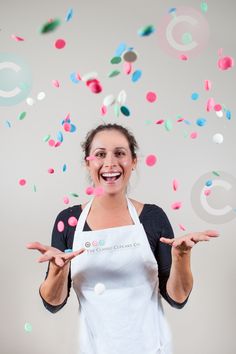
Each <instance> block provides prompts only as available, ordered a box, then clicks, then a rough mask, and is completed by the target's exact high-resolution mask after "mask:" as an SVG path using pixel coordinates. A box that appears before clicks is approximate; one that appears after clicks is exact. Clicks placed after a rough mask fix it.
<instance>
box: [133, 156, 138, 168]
mask: <svg viewBox="0 0 236 354" xmlns="http://www.w3.org/2000/svg"><path fill="white" fill-rule="evenodd" d="M136 166H137V158H134V159H133V166H132V170H135V168H136Z"/></svg>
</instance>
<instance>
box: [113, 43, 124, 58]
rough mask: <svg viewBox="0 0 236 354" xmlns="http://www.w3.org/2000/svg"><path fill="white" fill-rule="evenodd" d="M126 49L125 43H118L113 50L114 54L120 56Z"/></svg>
mask: <svg viewBox="0 0 236 354" xmlns="http://www.w3.org/2000/svg"><path fill="white" fill-rule="evenodd" d="M125 50H126V44H125V43H120V44H119V46H118V47H117V49H116V51H115V56H116V57H120V56H121V55H122V54H123V52H124V51H125Z"/></svg>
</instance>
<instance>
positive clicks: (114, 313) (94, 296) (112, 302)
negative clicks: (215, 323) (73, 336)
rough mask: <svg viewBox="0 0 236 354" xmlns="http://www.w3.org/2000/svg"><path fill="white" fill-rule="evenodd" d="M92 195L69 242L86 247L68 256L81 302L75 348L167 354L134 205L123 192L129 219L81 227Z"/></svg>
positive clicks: (102, 353)
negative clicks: (118, 223)
mask: <svg viewBox="0 0 236 354" xmlns="http://www.w3.org/2000/svg"><path fill="white" fill-rule="evenodd" d="M92 201H93V200H91V201H90V202H89V203H88V204H87V205H86V207H85V208H84V209H83V211H82V213H81V215H80V217H79V220H78V223H77V227H76V231H75V235H74V242H73V251H76V250H78V249H80V248H85V249H86V251H84V253H82V254H81V255H79V256H77V257H75V258H74V259H73V260H72V261H71V277H72V281H73V287H74V290H75V292H76V294H77V297H78V301H79V304H80V315H79V317H80V318H79V320H80V326H79V347H80V352H79V353H80V354H171V353H172V350H171V338H170V332H169V328H168V325H167V322H166V320H165V318H164V314H163V308H162V304H161V301H160V294H159V290H158V284H159V283H158V266H157V262H156V259H155V257H154V255H153V253H152V250H151V248H150V245H149V242H148V239H147V235H146V233H145V230H144V228H143V225H142V224H141V223H140V220H139V217H138V214H137V212H136V209H135V207H134V206H133V204H132V203H131V202H130V200H129V199H128V198H127V203H128V208H129V212H130V215H131V217H132V219H133V222H134V225H127V226H120V227H114V228H108V229H103V230H95V231H83V228H84V224H85V221H86V218H87V216H88V213H89V210H90V207H91V204H92ZM99 287H100V288H101V290H100V291H99Z"/></svg>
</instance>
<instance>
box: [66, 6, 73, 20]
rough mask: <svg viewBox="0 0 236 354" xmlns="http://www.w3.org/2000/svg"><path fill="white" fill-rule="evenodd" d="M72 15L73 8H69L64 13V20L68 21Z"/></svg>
mask: <svg viewBox="0 0 236 354" xmlns="http://www.w3.org/2000/svg"><path fill="white" fill-rule="evenodd" d="M72 17H73V9H69V10H68V11H67V13H66V17H65V21H66V22H69V21H70V20H71V19H72Z"/></svg>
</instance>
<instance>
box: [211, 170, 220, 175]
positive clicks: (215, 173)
mask: <svg viewBox="0 0 236 354" xmlns="http://www.w3.org/2000/svg"><path fill="white" fill-rule="evenodd" d="M212 173H213V175H215V176H220V174H219V173H218V172H216V171H212Z"/></svg>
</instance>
